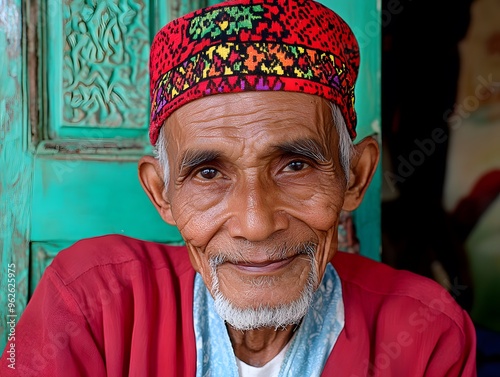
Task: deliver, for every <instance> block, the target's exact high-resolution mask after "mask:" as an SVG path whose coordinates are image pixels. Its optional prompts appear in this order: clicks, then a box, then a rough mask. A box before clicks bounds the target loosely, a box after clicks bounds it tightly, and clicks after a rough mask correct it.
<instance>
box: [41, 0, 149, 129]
mask: <svg viewBox="0 0 500 377" xmlns="http://www.w3.org/2000/svg"><path fill="white" fill-rule="evenodd" d="M49 4H50V6H47V7H46V8H45V11H46V12H50V14H47V15H45V18H46V19H47V18H50V19H51V20H52V22H49V23H46V25H45V26H46V28H47V34H46V35H47V40H46V41H45V43H44V44H43V45H42V49H44V50H45V51H44V54H43V55H44V57H45V59H46V60H45V61H46V64H45V66H46V72H43V73H42V74H43V78H44V80H45V81H46V85H43V87H44V88H46V90H47V93H48V94H49V95H48V97H47V104H48V112H47V113H48V114H47V115H48V116H46V117H45V120H46V124H45V125H44V126H45V127H46V128H47V132H44V134H45V135H47V136H48V138H50V139H60V138H63V139H64V138H81V139H103V138H117V137H118V138H143V139H144V138H145V135H146V134H147V127H148V123H149V73H148V72H149V71H148V56H149V45H150V28H151V22H150V4H149V1H148V0H139V1H135V0H134V1H132V0H99V1H97V0H79V1H72V0H65V1H62V2H59V1H49ZM42 26H43V25H42ZM42 110H44V109H42ZM134 131H135V132H134Z"/></svg>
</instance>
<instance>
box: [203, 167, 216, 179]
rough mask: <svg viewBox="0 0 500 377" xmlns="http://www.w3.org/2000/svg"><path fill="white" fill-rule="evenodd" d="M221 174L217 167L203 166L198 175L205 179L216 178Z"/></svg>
mask: <svg viewBox="0 0 500 377" xmlns="http://www.w3.org/2000/svg"><path fill="white" fill-rule="evenodd" d="M217 174H219V172H218V170H217V169H214V168H203V169H201V170H200V171H199V172H198V175H199V176H200V177H201V178H203V179H214V178H215V177H217Z"/></svg>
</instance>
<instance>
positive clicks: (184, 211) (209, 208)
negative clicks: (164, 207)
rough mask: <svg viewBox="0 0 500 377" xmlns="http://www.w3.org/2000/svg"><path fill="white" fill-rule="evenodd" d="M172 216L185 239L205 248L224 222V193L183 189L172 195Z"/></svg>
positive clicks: (195, 245)
mask: <svg viewBox="0 0 500 377" xmlns="http://www.w3.org/2000/svg"><path fill="white" fill-rule="evenodd" d="M171 203H173V204H172V216H173V218H174V220H175V222H176V226H177V228H178V229H179V231H180V233H181V235H182V237H183V238H184V240H185V241H186V242H187V243H189V244H192V245H193V246H194V247H197V248H203V247H204V246H205V245H206V244H207V243H208V242H209V241H210V239H211V238H212V237H213V235H214V234H215V233H216V232H217V231H218V229H219V228H220V226H221V225H222V223H223V213H224V212H225V209H226V208H225V204H224V201H223V197H222V195H219V194H218V193H215V192H213V191H212V192H211V193H208V192H204V191H203V190H196V191H195V190H184V189H183V190H181V191H179V192H177V193H176V194H175V195H174V196H173V197H172V201H171Z"/></svg>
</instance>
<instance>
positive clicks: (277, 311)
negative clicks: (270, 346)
mask: <svg viewBox="0 0 500 377" xmlns="http://www.w3.org/2000/svg"><path fill="white" fill-rule="evenodd" d="M315 251H316V248H315V247H312V246H310V245H306V246H305V250H304V252H303V254H305V256H306V257H308V258H309V259H310V262H311V268H310V272H309V275H308V277H307V281H306V284H305V286H304V289H303V290H302V292H301V294H300V296H299V298H297V299H296V300H294V301H292V302H290V303H288V304H283V305H279V306H276V307H271V306H269V305H261V306H259V307H257V308H238V307H236V306H234V305H233V304H232V303H231V302H230V300H229V299H228V298H227V297H225V296H224V294H223V293H222V292H220V290H219V279H218V277H217V266H218V265H219V264H220V261H218V260H217V258H215V259H214V260H211V261H210V266H211V277H212V295H213V297H214V301H215V309H216V311H217V313H218V314H219V316H220V317H221V318H222V319H223V320H224V321H225V322H227V323H228V324H230V325H231V326H232V327H233V328H235V329H236V330H241V331H247V330H255V329H258V328H262V327H271V328H272V327H274V328H275V329H278V328H285V327H286V326H288V325H294V324H298V323H300V321H301V320H302V318H303V317H304V316H305V315H306V313H307V311H308V309H309V306H310V305H311V302H312V300H313V296H314V292H315V287H316V286H317V284H318V272H317V268H316V260H315V259H314V253H315ZM264 284H266V281H265V280H263V279H259V278H257V279H256V285H264Z"/></svg>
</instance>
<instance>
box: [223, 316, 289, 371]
mask: <svg viewBox="0 0 500 377" xmlns="http://www.w3.org/2000/svg"><path fill="white" fill-rule="evenodd" d="M295 328H296V326H295V325H290V326H287V327H286V328H285V329H278V330H276V329H274V328H268V327H267V328H260V329H257V330H248V331H240V330H236V329H234V328H232V327H231V326H230V325H227V331H228V333H229V338H230V339H231V344H232V345H233V349H234V354H235V355H236V357H237V358H238V359H240V360H241V361H243V362H244V363H246V364H248V365H251V366H254V367H261V366H263V365H265V364H267V363H268V362H269V361H271V360H272V359H273V358H274V357H275V356H276V355H277V354H278V353H280V351H281V350H282V349H283V348H284V347H285V346H286V345H287V343H288V342H289V341H290V339H291V338H292V336H293V333H294V330H295Z"/></svg>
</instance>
